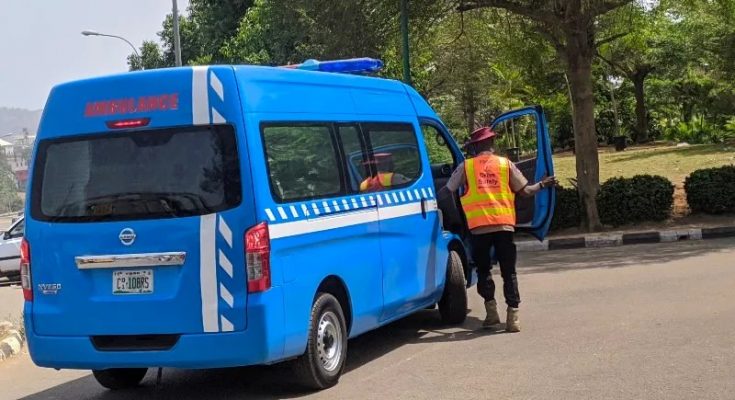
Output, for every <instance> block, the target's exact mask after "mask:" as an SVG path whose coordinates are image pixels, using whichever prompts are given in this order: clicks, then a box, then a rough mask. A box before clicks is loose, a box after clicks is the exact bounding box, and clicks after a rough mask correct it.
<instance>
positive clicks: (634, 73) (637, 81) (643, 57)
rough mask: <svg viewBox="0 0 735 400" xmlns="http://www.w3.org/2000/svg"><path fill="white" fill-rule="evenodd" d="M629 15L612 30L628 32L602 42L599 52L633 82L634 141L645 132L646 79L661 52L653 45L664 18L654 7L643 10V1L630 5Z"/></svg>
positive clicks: (645, 138)
mask: <svg viewBox="0 0 735 400" xmlns="http://www.w3.org/2000/svg"><path fill="white" fill-rule="evenodd" d="M631 8H632V9H633V12H631V13H630V18H629V19H625V21H623V24H624V26H614V27H613V30H614V31H615V30H617V31H622V32H629V33H628V34H627V35H625V36H624V37H621V38H619V39H618V40H615V41H612V42H609V43H607V44H604V45H603V46H601V47H600V48H599V50H598V56H599V57H600V59H601V60H603V61H604V62H605V63H607V64H608V65H610V66H611V67H612V68H613V70H614V72H616V73H618V74H622V75H623V76H625V77H626V78H628V79H629V80H630V81H631V83H632V84H633V91H634V94H635V115H636V125H635V132H636V141H637V142H638V143H645V142H647V141H648V140H649V135H648V125H649V124H648V109H647V107H646V91H645V82H646V79H647V78H648V76H649V75H650V74H651V73H652V72H653V71H654V69H655V68H656V65H658V64H659V59H658V56H659V55H660V54H661V53H660V52H659V51H658V46H656V44H657V43H656V41H657V39H658V33H659V32H658V31H659V30H660V29H661V27H660V26H661V25H662V24H665V23H666V22H665V21H661V19H662V18H665V16H664V15H663V13H661V12H657V10H651V11H646V10H645V8H644V7H643V6H642V5H634V6H633V7H631Z"/></svg>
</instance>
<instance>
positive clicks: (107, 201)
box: [21, 59, 553, 389]
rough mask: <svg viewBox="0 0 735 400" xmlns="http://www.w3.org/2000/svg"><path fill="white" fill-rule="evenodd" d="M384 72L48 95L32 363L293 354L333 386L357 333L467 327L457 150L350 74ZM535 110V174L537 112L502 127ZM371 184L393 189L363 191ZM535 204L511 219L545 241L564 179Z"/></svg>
mask: <svg viewBox="0 0 735 400" xmlns="http://www.w3.org/2000/svg"><path fill="white" fill-rule="evenodd" d="M379 66H380V62H379V61H377V60H369V59H356V60H348V61H338V62H323V63H305V64H304V65H301V66H299V67H297V68H273V67H256V66H195V67H184V68H171V69H162V70H151V71H142V72H132V73H125V74H120V75H114V76H106V77H100V78H92V79H86V80H81V81H76V82H71V83H65V84H61V85H58V86H56V87H54V88H53V90H52V91H51V93H50V96H49V99H48V102H47V104H46V107H45V109H44V112H43V116H42V120H41V123H40V127H39V131H38V138H37V141H36V147H35V149H34V154H33V160H32V169H31V172H30V184H29V193H28V201H27V206H26V231H25V238H24V240H23V243H22V251H21V253H22V254H21V274H22V286H23V294H24V297H25V300H26V301H25V309H24V314H25V324H26V332H27V337H28V344H29V349H30V353H31V356H32V359H33V361H34V362H35V363H36V364H37V365H39V366H42V367H50V368H71V369H91V370H93V372H94V375H95V377H96V378H97V380H98V381H99V383H100V384H102V385H103V386H105V387H107V388H111V389H119V388H125V387H131V386H135V385H137V384H139V383H140V381H141V380H142V379H143V378H144V376H145V374H146V371H147V369H148V368H152V367H154V368H155V367H179V368H217V367H231V366H243V365H253V364H270V363H276V362H280V361H286V360H290V361H292V362H293V364H294V371H295V374H296V375H297V376H298V377H299V378H300V379H301V380H302V381H303V382H304V383H305V384H306V385H308V386H311V387H314V388H325V387H329V386H331V385H334V384H336V383H337V381H338V379H339V376H340V374H341V373H342V371H343V369H344V366H345V360H346V357H347V344H348V339H349V338H352V337H355V336H357V335H360V334H362V333H364V332H366V331H369V330H371V329H375V328H377V327H379V326H381V325H384V324H387V323H389V322H391V321H394V320H396V319H398V318H401V317H404V316H406V315H408V314H411V313H413V312H415V311H417V310H421V309H425V308H428V307H431V306H433V305H435V304H438V306H439V307H438V308H439V312H440V315H441V317H442V319H443V320H444V321H445V322H447V323H461V322H462V321H464V319H465V315H466V309H467V292H466V288H467V287H468V286H469V284H468V282H470V281H471V276H472V273H471V260H469V259H468V258H469V257H468V254H469V252H468V251H467V250H466V248H465V245H464V241H463V238H464V236H465V235H466V232H464V231H463V228H462V223H461V221H462V215H461V212H459V211H458V207H457V204H458V201H457V198H456V197H454V196H452V195H451V194H447V193H446V192H443V191H442V190H441V188H442V187H443V186H444V183H445V182H446V180H447V179H448V177H449V175H450V174H451V172H452V170H453V169H454V168H455V167H456V166H457V164H458V163H459V162H461V161H462V160H463V154H462V152H461V150H460V147H459V146H458V145H457V144H456V143H455V141H454V140H453V139H452V136H451V135H450V134H449V132H448V131H447V129H446V128H445V126H444V124H443V123H442V122H441V121H440V119H439V118H438V117H437V115H436V114H435V113H434V111H433V110H432V109H431V107H430V106H429V105H428V104H427V102H426V101H425V100H424V99H423V98H422V97H421V96H420V95H419V94H418V93H417V92H416V91H414V90H413V89H412V88H411V87H409V86H407V85H405V84H403V83H400V82H397V81H392V80H386V79H379V78H375V77H368V76H361V75H360V74H348V73H338V72H361V71H371V70H375V69H376V68H377V67H379ZM325 71H326V72H325ZM524 115H525V116H528V115H532V116H534V117H535V119H536V121H537V124H536V126H535V127H534V128H533V130H534V134H535V135H537V139H538V140H537V144H536V145H535V146H536V148H534V149H533V150H534V151H533V153H534V156H533V157H531V158H530V159H528V160H525V161H523V162H525V163H526V165H527V166H526V167H524V173H527V174H528V176H529V177H530V178H531V179H533V180H537V179H538V178H540V177H541V176H543V175H545V174H549V173H552V169H553V167H552V164H551V154H550V153H551V152H550V146H549V142H548V133H547V132H546V125H545V121H544V118H543V113H542V111H541V109H540V108H528V109H523V110H519V111H516V112H514V113H511V114H507V115H504V116H501V117H499V118H498V119H497V120H496V123H499V122H501V121H503V120H507V119H513V118H517V117H518V116H524ZM379 158H380V159H381V160H382V161H379V160H378V159H379ZM370 179H373V181H372V182H373V183H374V182H375V179H378V181H380V182H382V183H381V184H379V185H372V186H371V187H370V190H365V187H366V185H365V184H364V182H367V180H370ZM525 207H526V208H527V209H528V212H526V213H525V214H524V215H526V216H525V217H523V218H525V220H521V221H519V224H520V225H521V226H523V227H525V228H526V229H527V230H528V231H530V232H531V233H532V234H534V235H536V236H537V237H539V238H541V237H543V235H545V233H546V231H547V229H548V224H549V220H550V216H551V210H552V209H553V192H552V191H551V190H546V192H544V193H542V194H541V195H539V196H537V198H536V199H535V200H533V201H532V203H531V204H530V205H528V204H527V205H526V206H525ZM519 215H521V214H519Z"/></svg>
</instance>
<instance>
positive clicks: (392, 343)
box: [24, 310, 505, 400]
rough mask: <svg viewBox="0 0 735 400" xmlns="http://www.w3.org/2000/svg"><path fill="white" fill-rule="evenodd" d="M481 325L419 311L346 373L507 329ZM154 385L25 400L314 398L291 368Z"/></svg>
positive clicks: (377, 335) (374, 337)
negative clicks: (424, 346)
mask: <svg viewBox="0 0 735 400" xmlns="http://www.w3.org/2000/svg"><path fill="white" fill-rule="evenodd" d="M481 322H482V321H480V320H479V319H477V318H476V317H473V316H468V317H467V320H466V321H465V322H464V324H462V325H461V326H455V327H447V326H444V325H442V323H441V321H440V319H439V312H438V311H437V310H423V311H420V312H418V313H416V314H414V315H411V316H409V317H407V318H404V319H402V320H399V321H397V322H394V323H392V324H389V325H387V326H385V327H383V328H380V329H378V330H375V331H372V332H368V333H366V334H364V335H362V336H360V337H358V338H355V339H353V340H351V341H350V342H349V358H348V360H347V366H346V371H345V372H346V373H350V372H352V371H355V370H358V369H359V368H361V367H363V366H364V365H366V364H369V363H371V362H373V361H375V360H377V359H379V358H381V357H383V356H384V355H386V354H388V353H390V352H392V351H395V350H396V349H398V348H400V347H402V346H406V345H413V344H419V343H437V342H454V341H464V340H472V339H476V338H479V337H482V336H486V335H494V334H500V333H505V332H504V331H503V330H502V329H504V326H503V325H500V326H498V327H497V329H496V330H483V329H481V327H480V325H481ZM155 380H156V373H155V370H153V369H151V370H150V371H149V372H148V375H147V377H146V379H145V380H144V382H143V386H142V387H140V388H137V389H133V390H127V391H118V392H110V391H106V390H104V389H102V388H101V387H100V386H99V385H98V384H97V382H96V381H95V380H94V378H93V377H92V376H87V377H84V378H80V379H77V380H74V381H71V382H67V383H65V384H62V385H59V386H56V387H53V388H51V389H48V390H45V391H43V392H40V393H36V394H34V395H31V396H27V397H25V398H24V400H41V399H57V400H66V399H69V400H71V399H74V400H82V399H109V400H123V399H135V400H139V399H147V398H151V399H152V398H156V399H176V400H187V399H239V398H242V399H245V398H247V399H288V398H299V397H304V396H307V395H309V394H312V393H313V392H310V391H305V390H303V389H301V388H300V387H299V386H298V384H297V382H296V381H295V379H294V378H293V375H292V373H291V369H290V367H289V366H288V364H287V363H284V364H277V365H273V366H258V367H243V368H226V369H214V370H176V369H169V368H166V369H164V372H163V380H162V383H161V385H159V386H156V385H155Z"/></svg>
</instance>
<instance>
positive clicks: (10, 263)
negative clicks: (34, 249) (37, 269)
mask: <svg viewBox="0 0 735 400" xmlns="http://www.w3.org/2000/svg"><path fill="white" fill-rule="evenodd" d="M24 232H25V218H23V217H21V218H20V219H18V220H17V221H15V222H13V224H12V225H10V229H8V230H7V231H6V232H3V233H2V238H0V276H8V277H18V278H20V242H21V240H23V233H24Z"/></svg>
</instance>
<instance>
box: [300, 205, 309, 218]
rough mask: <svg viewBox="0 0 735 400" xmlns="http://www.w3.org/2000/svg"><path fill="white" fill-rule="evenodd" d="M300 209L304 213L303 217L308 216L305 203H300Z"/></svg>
mask: <svg viewBox="0 0 735 400" xmlns="http://www.w3.org/2000/svg"><path fill="white" fill-rule="evenodd" d="M301 211H302V212H303V213H304V217H308V216H309V209H308V208H307V207H306V204H302V205H301Z"/></svg>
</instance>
